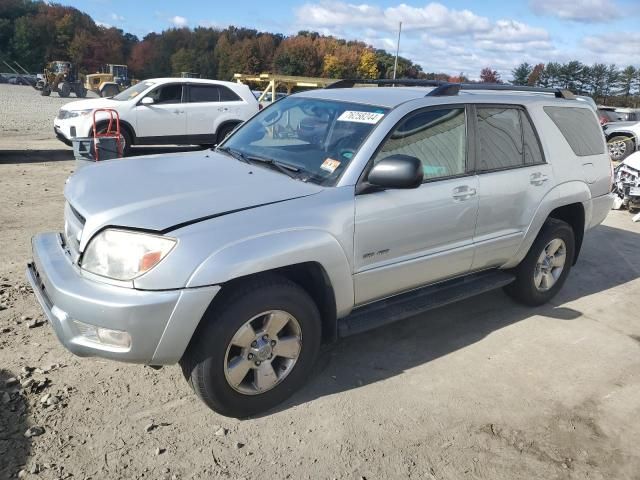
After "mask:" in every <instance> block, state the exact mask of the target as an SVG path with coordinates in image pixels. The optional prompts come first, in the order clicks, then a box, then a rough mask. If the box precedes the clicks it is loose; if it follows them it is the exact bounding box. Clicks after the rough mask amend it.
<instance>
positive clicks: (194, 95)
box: [189, 85, 220, 103]
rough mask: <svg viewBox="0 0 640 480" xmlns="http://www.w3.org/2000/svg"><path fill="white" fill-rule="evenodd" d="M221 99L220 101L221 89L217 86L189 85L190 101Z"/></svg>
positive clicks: (216, 100)
mask: <svg viewBox="0 0 640 480" xmlns="http://www.w3.org/2000/svg"><path fill="white" fill-rule="evenodd" d="M219 101H220V91H219V90H218V87H216V86H213V85H191V87H189V102H190V103H204V102H219Z"/></svg>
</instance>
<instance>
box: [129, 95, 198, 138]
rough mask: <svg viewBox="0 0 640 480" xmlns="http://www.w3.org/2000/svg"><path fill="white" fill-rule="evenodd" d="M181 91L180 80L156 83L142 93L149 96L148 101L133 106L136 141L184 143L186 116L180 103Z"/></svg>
mask: <svg viewBox="0 0 640 480" xmlns="http://www.w3.org/2000/svg"><path fill="white" fill-rule="evenodd" d="M182 90H183V84H182V83H170V84H165V85H160V86H159V87H157V88H155V89H153V90H151V92H149V93H147V94H146V95H145V97H151V98H153V100H154V102H153V103H152V104H150V105H142V104H141V103H140V102H138V105H137V106H136V107H135V110H136V136H137V139H138V143H141V144H148V145H155V144H158V145H159V144H172V143H178V144H179V143H187V141H186V135H187V116H186V114H185V111H184V108H183V104H182V96H183V92H182Z"/></svg>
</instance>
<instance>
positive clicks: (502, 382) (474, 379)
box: [0, 87, 640, 480]
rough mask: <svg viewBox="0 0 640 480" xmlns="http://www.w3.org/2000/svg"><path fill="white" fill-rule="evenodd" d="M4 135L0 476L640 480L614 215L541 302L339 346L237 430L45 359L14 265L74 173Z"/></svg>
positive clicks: (173, 395)
mask: <svg viewBox="0 0 640 480" xmlns="http://www.w3.org/2000/svg"><path fill="white" fill-rule="evenodd" d="M15 88H23V87H15ZM38 98H39V97H38ZM0 102H2V98H0ZM47 125H48V124H47ZM2 128H3V129H4V128H6V125H4V126H2ZM43 128H44V127H43ZM2 131H3V132H5V131H6V130H2ZM35 133H36V134H38V132H35ZM41 134H42V135H43V136H44V135H45V134H44V132H43V133H41ZM3 135H4V134H3ZM6 138H7V137H4V136H3V137H0V200H1V201H2V209H1V210H0V246H1V249H0V479H4V478H16V477H17V475H18V472H20V471H21V470H24V473H22V474H21V475H23V477H24V478H41V479H57V478H60V479H62V478H70V479H88V478H92V479H94V480H95V479H120V478H121V479H130V478H135V479H146V478H149V479H162V478H166V479H172V478H176V479H192V478H193V479H209V478H231V479H236V478H247V479H249V478H255V477H261V478H278V479H282V478H292V479H300V478H312V479H315V478H339V479H361V478H366V479H386V478H420V479H439V480H440V479H451V480H459V479H463V478H469V479H481V478H482V479H492V480H499V479H505V480H507V479H508V480H512V479H516V478H517V479H545V480H549V479H587V478H588V479H603V480H605V479H606V480H612V479H640V451H639V450H638V445H639V444H640V423H639V422H638V418H640V320H639V317H638V313H637V312H638V311H640V280H639V277H640V255H639V248H638V247H639V242H640V235H639V234H640V224H634V223H633V222H632V221H631V215H630V214H629V213H628V212H626V211H621V212H612V213H611V214H610V216H609V218H608V219H607V221H606V222H605V225H603V226H601V227H599V228H598V229H596V230H595V231H594V232H592V234H591V235H590V236H588V237H587V239H586V241H585V245H584V247H583V254H582V258H581V260H580V262H579V264H578V265H577V267H576V268H575V269H574V270H573V271H572V273H571V276H570V277H569V280H568V282H567V284H566V286H565V288H564V290H563V291H562V292H561V294H560V295H559V296H558V297H557V298H556V299H555V301H554V302H553V304H552V305H548V306H544V307H541V308H536V309H530V308H524V307H521V306H519V305H516V304H514V303H513V302H512V301H511V300H509V299H508V298H507V297H506V296H505V295H504V294H502V292H500V291H497V292H493V293H489V294H485V295H482V296H480V297H477V298H474V299H470V300H467V301H464V302H462V303H459V304H457V305H454V306H450V307H446V308H441V309H439V310H436V311H433V312H430V313H428V314H426V315H422V316H419V317H416V318H415V319H412V320H410V321H408V322H404V323H401V324H396V325H392V326H389V327H385V328H382V329H379V330H376V331H373V332H369V333H366V334H363V335H359V336H355V337H351V338H348V339H345V340H342V341H340V342H338V343H337V344H335V345H333V346H331V347H328V348H326V349H325V351H324V353H323V355H322V357H321V361H320V364H319V365H318V368H317V371H316V373H315V375H314V376H313V377H312V378H311V379H310V380H309V383H308V384H307V386H306V387H305V388H303V390H302V391H300V392H299V393H298V394H296V395H295V396H294V397H293V398H292V399H291V400H290V401H288V402H287V403H285V404H284V405H282V406H281V407H279V408H278V409H276V410H275V411H272V412H270V413H269V414H268V415H264V416H262V417H259V418H254V419H250V420H245V421H238V420H232V419H228V418H224V417H221V416H219V415H216V414H214V413H213V412H211V411H209V410H207V409H206V408H205V407H204V406H203V404H201V403H200V402H199V401H198V400H197V399H196V398H195V396H194V395H193V394H192V393H191V392H190V390H189V387H188V386H187V384H186V383H185V382H184V380H183V379H182V375H181V373H180V371H179V369H178V368H177V367H169V368H164V369H162V370H160V371H155V370H152V369H150V368H148V367H142V366H135V365H125V364H118V363H114V362H108V361H103V360H99V359H81V358H77V357H74V356H72V355H71V354H69V353H68V352H67V351H66V350H64V349H63V348H62V347H61V346H60V345H59V344H58V342H57V340H56V338H55V336H54V334H53V331H52V330H51V329H50V327H49V326H48V325H47V324H46V323H44V318H43V315H42V313H41V312H40V310H39V308H38V306H37V305H36V302H35V299H34V298H33V295H32V294H31V292H30V289H29V288H28V287H27V285H26V281H25V278H24V266H25V263H26V262H27V261H28V259H29V256H30V251H29V248H30V247H29V238H30V237H31V235H33V234H34V233H36V232H41V231H47V230H60V228H61V223H62V207H63V197H62V188H63V185H64V181H65V179H66V178H67V176H68V175H69V174H70V173H71V171H72V170H73V168H74V165H73V162H71V161H52V162H48V163H46V162H42V160H43V159H50V158H55V157H56V155H53V154H51V152H46V153H45V154H33V155H31V156H30V157H28V158H25V156H24V155H22V154H16V153H7V152H6V151H5V152H4V153H2V151H1V150H2V149H3V148H4V149H5V150H8V148H6V146H7V143H5V141H6ZM126 161H135V160H126ZM27 431H28V432H29V434H30V435H33V436H31V438H27V437H26V436H25V432H27Z"/></svg>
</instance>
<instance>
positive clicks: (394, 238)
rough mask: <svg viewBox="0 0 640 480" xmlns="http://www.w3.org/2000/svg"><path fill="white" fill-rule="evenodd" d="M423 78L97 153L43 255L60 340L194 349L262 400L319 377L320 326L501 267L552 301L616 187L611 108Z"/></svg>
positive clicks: (40, 245)
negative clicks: (110, 154)
mask: <svg viewBox="0 0 640 480" xmlns="http://www.w3.org/2000/svg"><path fill="white" fill-rule="evenodd" d="M380 83H381V84H383V85H385V84H388V83H389V82H380ZM422 85H425V86H431V87H430V88H422V89H420V88H415V87H413V88H403V87H396V88H338V89H331V88H327V89H323V90H312V91H307V92H303V93H299V94H295V95H292V96H289V97H287V98H284V99H282V100H280V101H278V102H276V103H275V104H273V105H272V106H270V107H269V108H267V109H265V110H262V111H261V112H260V113H258V114H257V115H255V116H254V117H253V118H251V119H250V120H248V121H247V122H246V123H244V124H243V125H242V126H241V127H240V128H238V129H237V130H235V131H234V132H233V133H232V134H231V135H230V136H229V137H228V138H227V139H226V140H225V141H224V142H223V143H222V144H221V145H219V146H218V147H217V148H216V149H215V150H214V151H198V152H191V153H182V154H171V155H161V156H155V157H153V158H148V157H147V158H144V157H141V158H139V159H136V160H135V161H109V162H104V164H102V165H96V166H89V167H85V168H83V169H82V170H80V171H78V172H77V173H76V174H74V175H73V176H72V177H71V178H70V179H69V180H68V182H67V184H66V187H65V197H66V202H67V203H66V206H65V228H64V233H63V234H59V233H45V234H39V235H36V236H35V237H34V238H33V240H32V245H33V263H31V264H30V265H29V267H28V269H27V277H28V278H29V281H30V283H31V285H32V286H33V290H34V292H35V295H36V297H37V298H38V300H39V302H40V305H41V306H42V308H43V310H44V311H45V313H46V315H47V317H48V318H49V320H50V322H51V324H52V325H53V328H54V330H55V332H56V334H57V335H58V338H59V339H60V341H61V342H62V343H63V345H64V346H65V347H66V348H68V349H69V350H70V351H72V352H73V353H75V354H77V355H81V356H98V357H104V358H110V359H114V360H120V361H125V362H137V363H142V364H148V365H154V366H160V365H169V364H174V363H180V365H181V367H182V371H183V373H184V375H185V377H186V379H187V380H188V381H189V383H190V385H191V386H192V387H193V389H194V391H195V392H196V394H197V395H198V396H199V397H200V398H201V399H202V400H203V401H204V402H205V403H206V404H207V405H208V406H209V407H211V408H212V409H214V410H216V411H218V412H220V413H221V414H224V415H229V416H234V417H245V416H248V415H252V414H256V413H259V412H264V411H265V410H268V409H269V408H272V407H273V406H275V405H277V404H278V403H280V402H282V401H283V400H284V399H285V398H287V397H288V396H289V395H291V394H292V393H293V392H294V391H296V390H297V389H298V388H300V386H301V385H302V384H303V383H304V382H305V380H307V379H308V378H309V376H310V375H311V372H312V367H313V364H314V362H315V360H316V357H317V356H318V353H319V349H320V345H321V343H323V342H331V341H333V340H335V339H336V338H338V337H342V336H347V335H351V334H355V333H359V332H362V331H365V330H368V329H371V328H375V327H379V326H381V325H384V324H388V323H391V322H395V321H398V320H402V319H406V318H408V317H411V316H414V315H415V314H417V313H420V312H423V311H425V310H428V309H430V308H434V307H438V306H442V305H444V304H447V303H450V302H455V301H458V300H461V299H463V298H466V297H469V296H472V295H475V294H479V293H482V292H486V291H488V290H491V289H494V288H499V287H504V289H505V291H506V292H507V293H508V294H509V295H510V296H512V297H513V298H514V299H516V300H517V301H519V302H521V303H523V304H526V305H540V304H543V303H545V302H547V301H549V300H550V299H551V298H553V297H554V296H555V295H556V294H557V293H558V291H559V290H560V289H561V288H562V285H563V284H564V282H565V280H566V279H567V276H568V275H569V272H570V270H571V266H572V265H573V264H574V263H575V262H576V261H577V259H578V256H579V253H580V247H581V245H582V240H583V236H584V234H585V232H587V231H588V230H590V229H591V228H592V227H594V226H596V225H598V224H599V223H600V222H602V220H603V219H604V218H605V217H606V215H607V213H608V212H609V210H610V208H611V204H612V196H611V195H610V193H609V192H610V189H611V182H612V169H611V162H610V160H609V157H608V155H607V151H606V145H605V141H604V137H603V135H602V130H601V128H600V126H599V125H598V120H597V117H596V114H595V112H594V110H593V109H591V108H590V107H589V106H588V105H586V104H584V103H583V102H579V101H576V100H575V99H572V98H573V97H572V96H571V95H569V94H567V93H566V92H561V91H553V92H554V93H555V96H556V97H559V98H553V97H552V96H550V95H547V91H546V90H543V91H540V90H538V89H531V90H526V89H525V90H524V91H520V92H519V93H518V94H517V95H514V94H504V93H503V92H502V90H503V88H498V86H497V87H495V88H496V90H497V91H491V90H492V89H493V88H492V86H490V85H483V86H482V89H483V90H488V91H482V92H480V91H474V92H473V94H467V90H468V89H474V88H476V89H477V87H474V86H473V85H464V84H463V85H460V84H440V83H437V82H428V81H425V82H423V83H422ZM501 87H504V86H501ZM520 89H521V90H522V88H521V87H520ZM538 92H542V93H543V94H538ZM140 95H143V93H140ZM298 125H312V126H313V127H312V128H311V129H310V130H311V131H313V132H314V134H313V135H309V130H306V129H304V130H303V129H300V128H298ZM321 130H322V131H323V132H324V135H319V134H318V133H319V132H320V131H321ZM364 341H366V339H365V340H364ZM380 354H381V355H384V352H380Z"/></svg>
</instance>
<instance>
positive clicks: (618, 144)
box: [607, 135, 633, 162]
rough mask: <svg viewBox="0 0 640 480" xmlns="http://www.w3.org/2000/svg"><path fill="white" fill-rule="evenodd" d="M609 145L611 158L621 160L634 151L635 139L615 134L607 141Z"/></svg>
mask: <svg viewBox="0 0 640 480" xmlns="http://www.w3.org/2000/svg"><path fill="white" fill-rule="evenodd" d="M607 146H608V147H609V156H610V157H611V160H615V161H616V162H621V161H622V160H624V159H625V158H627V157H628V156H629V155H631V154H632V153H633V140H632V139H630V138H629V137H623V136H621V135H618V136H615V137H613V138H611V139H610V140H609V141H608V142H607Z"/></svg>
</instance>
